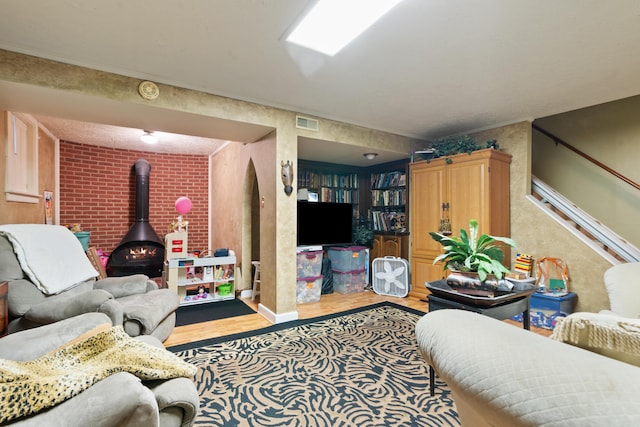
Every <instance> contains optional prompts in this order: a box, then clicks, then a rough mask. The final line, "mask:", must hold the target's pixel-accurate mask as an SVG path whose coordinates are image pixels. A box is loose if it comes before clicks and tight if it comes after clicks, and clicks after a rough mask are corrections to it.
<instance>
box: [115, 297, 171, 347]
mask: <svg viewBox="0 0 640 427" xmlns="http://www.w3.org/2000/svg"><path fill="white" fill-rule="evenodd" d="M118 302H119V303H120V304H122V312H123V313H124V320H125V330H126V331H127V333H128V334H130V335H131V336H136V335H137V333H136V331H135V330H133V329H129V328H131V327H133V325H127V323H128V322H130V321H135V323H136V324H138V325H139V326H140V333H141V334H150V333H151V332H152V331H153V330H154V329H155V328H156V327H157V326H158V325H159V324H160V322H162V321H163V320H164V319H165V318H166V317H167V316H169V315H170V314H171V313H173V312H175V311H176V310H177V309H178V305H179V304H180V301H179V299H178V295H176V293H175V292H173V291H170V290H169V289H156V290H154V291H150V292H147V293H145V294H135V295H130V296H126V297H122V298H118Z"/></svg>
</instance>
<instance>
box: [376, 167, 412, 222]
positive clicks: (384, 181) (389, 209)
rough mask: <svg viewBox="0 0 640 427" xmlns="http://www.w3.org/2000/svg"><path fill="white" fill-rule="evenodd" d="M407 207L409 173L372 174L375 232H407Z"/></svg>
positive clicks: (396, 171) (401, 171)
mask: <svg viewBox="0 0 640 427" xmlns="http://www.w3.org/2000/svg"><path fill="white" fill-rule="evenodd" d="M406 205H407V173H406V172H405V171H404V170H391V171H383V172H374V173H371V209H370V216H371V222H372V224H373V231H374V232H400V233H404V232H406V231H407V230H408V225H407V221H406Z"/></svg>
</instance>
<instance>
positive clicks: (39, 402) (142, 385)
mask: <svg viewBox="0 0 640 427" xmlns="http://www.w3.org/2000/svg"><path fill="white" fill-rule="evenodd" d="M110 330H111V323H110V320H109V317H108V316H107V315H105V314H103V313H86V314H82V315H79V316H75V317H71V318H69V319H66V320H62V321H60V322H56V323H53V324H50V325H45V326H42V327H39V328H35V329H29V330H26V331H21V332H17V333H14V334H9V335H8V336H6V337H4V338H2V339H0V370H1V371H2V372H3V375H2V378H3V380H2V381H4V384H2V385H3V387H2V389H3V390H2V393H10V390H11V388H10V387H12V386H13V387H19V388H20V390H21V393H19V394H20V396H21V397H14V398H11V397H10V396H6V395H5V396H3V397H2V399H0V408H1V411H0V412H1V413H2V418H3V419H7V420H8V421H7V424H4V423H2V425H7V426H12V427H31V426H33V427H38V426H102V427H116V426H117V427H123V426H124V427H134V426H136V427H142V426H145V427H153V426H162V427H178V426H182V427H187V426H191V425H192V424H193V421H194V419H195V417H196V415H197V412H198V407H199V396H198V393H197V390H196V387H195V385H194V382H193V378H192V377H190V375H191V376H192V375H193V371H191V372H189V371H190V369H189V368H190V366H188V365H187V364H185V363H184V362H182V361H181V360H179V359H177V358H176V357H175V356H174V355H173V354H172V353H170V352H169V351H167V350H165V349H164V347H163V346H162V343H161V342H160V341H159V340H157V339H156V338H154V337H152V336H148V335H144V336H139V337H136V338H135V339H132V338H129V337H128V336H127V335H126V334H124V333H122V336H124V337H125V338H126V340H124V342H123V343H122V348H120V347H117V346H116V345H112V346H109V344H110V343H111V342H107V341H105V342H103V343H102V344H101V345H95V342H94V341H96V340H98V339H99V337H98V334H100V333H102V334H104V333H109V332H110ZM95 331H102V332H95ZM89 340H94V341H91V344H92V347H93V351H94V353H95V354H94V357H89V356H87V352H85V349H86V348H87V345H88V344H85V343H88V342H89ZM127 340H130V341H131V342H132V343H133V344H135V342H137V341H142V342H143V343H145V344H139V343H138V344H136V345H132V343H129V342H127ZM114 342H115V341H114ZM136 346H137V347H141V350H142V353H143V357H142V358H141V360H142V361H143V362H144V361H145V359H146V357H148V358H149V360H153V361H154V362H156V363H154V364H153V368H154V370H156V369H157V368H158V366H160V365H162V366H163V371H162V373H161V374H156V376H157V377H160V378H166V379H155V380H152V381H149V380H144V378H139V375H140V373H139V372H140V371H141V370H139V369H138V370H133V369H131V368H130V366H131V365H129V366H127V367H126V369H119V368H118V360H119V359H120V356H119V352H122V350H125V351H124V352H125V353H131V352H133V351H135V349H136ZM96 347H99V349H96ZM77 348H80V351H81V355H80V356H79V357H78V359H79V360H82V361H85V360H86V362H87V365H88V366H89V367H88V368H86V372H85V370H82V371H81V374H80V375H77V377H78V378H79V382H80V383H85V384H84V385H82V386H80V388H81V390H80V392H79V393H73V392H66V393H64V391H65V389H70V388H72V385H71V384H73V382H71V381H70V380H69V379H68V375H66V373H63V375H62V376H60V377H55V376H53V375H51V374H50V375H48V376H44V374H42V372H41V371H42V370H43V369H42V368H43V365H46V362H47V361H49V360H53V365H54V369H55V367H57V366H58V365H59V364H61V366H69V365H71V366H74V367H75V370H77V371H80V369H81V367H77V364H75V365H74V364H73V361H76V359H72V356H73V355H74V350H75V349H77ZM138 351H140V348H138ZM152 352H154V353H158V354H159V355H160V357H158V354H155V355H152V354H150V353H152ZM45 355H46V357H41V356H45ZM147 355H148V356H147ZM61 356H62V357H63V358H64V359H65V360H64V361H58V359H57V358H59V357H61ZM101 356H102V359H103V360H104V359H106V360H107V361H109V362H111V364H109V365H108V366H100V364H99V363H98V362H97V359H99V358H100V357H101ZM154 356H155V357H154ZM152 357H154V358H153V359H152ZM5 359H6V360H5ZM158 359H165V360H164V361H163V363H162V364H161V363H158V362H157V361H158ZM127 360H129V359H127ZM12 361H18V362H27V361H37V362H35V364H36V365H37V366H36V367H35V368H36V369H37V371H36V372H37V373H38V375H37V376H36V377H35V380H34V382H35V383H37V384H36V386H35V387H39V388H43V387H46V385H45V384H59V383H60V382H65V381H66V382H67V384H63V386H64V388H63V389H62V390H63V394H65V395H64V396H63V397H58V396H59V394H60V393H53V392H52V393H28V390H29V389H30V387H33V386H32V385H31V382H30V381H29V376H28V374H29V366H26V367H25V366H24V365H18V366H20V367H22V370H21V371H20V373H21V375H20V376H19V377H17V378H11V376H12V375H11V373H12V372H14V371H15V369H16V368H15V366H16V364H14V363H13V362H12ZM185 365H187V366H185ZM167 366H168V367H169V368H167ZM194 370H195V369H194ZM101 371H102V372H107V373H103V374H102V375H100V374H99V373H100V372H101ZM132 371H135V372H136V373H135V374H134V373H131V372H132ZM113 372H117V373H113ZM158 372H160V371H159V370H158ZM109 373H111V375H109ZM180 373H182V375H183V376H182V375H181V374H180ZM25 378H26V379H25ZM141 380H142V381H141ZM12 381H16V382H19V383H20V384H18V385H15V384H12ZM7 390H9V391H7ZM32 395H33V396H32ZM53 398H55V399H57V400H59V401H60V402H58V403H55V404H52V403H51V402H50V401H49V402H46V399H53ZM20 399H27V400H28V402H27V403H26V404H25V402H24V401H21V400H20ZM43 401H44V402H43ZM51 405H53V406H51ZM25 406H26V409H23V408H24V407H25ZM34 407H35V408H34ZM12 411H22V412H27V413H26V414H24V415H20V416H18V417H16V416H15V415H14V413H12Z"/></svg>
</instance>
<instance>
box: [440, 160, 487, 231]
mask: <svg viewBox="0 0 640 427" xmlns="http://www.w3.org/2000/svg"><path fill="white" fill-rule="evenodd" d="M487 169H488V162H487V161H485V160H484V159H481V160H470V161H464V162H459V163H453V164H451V165H449V166H448V168H447V188H448V189H449V191H448V195H447V202H448V203H449V215H450V216H449V218H450V220H451V231H452V232H453V235H454V236H459V235H460V229H461V228H464V229H465V230H468V229H469V220H470V219H476V220H477V221H478V224H479V225H480V229H479V232H480V233H485V232H488V228H489V226H488V224H489V221H488V219H489V210H488V203H487V198H488V195H489V189H488V188H487V181H488V180H487V173H488V171H487Z"/></svg>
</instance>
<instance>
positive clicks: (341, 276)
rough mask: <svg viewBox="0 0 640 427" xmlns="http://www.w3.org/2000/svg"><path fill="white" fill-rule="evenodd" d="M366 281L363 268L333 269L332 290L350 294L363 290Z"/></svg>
mask: <svg viewBox="0 0 640 427" xmlns="http://www.w3.org/2000/svg"><path fill="white" fill-rule="evenodd" d="M366 283H367V270H366V269H365V268H363V269H361V270H355V271H346V272H345V271H339V270H335V269H334V270H333V290H334V291H336V292H338V293H341V294H352V293H355V292H362V291H364V287H365V284H366Z"/></svg>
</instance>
